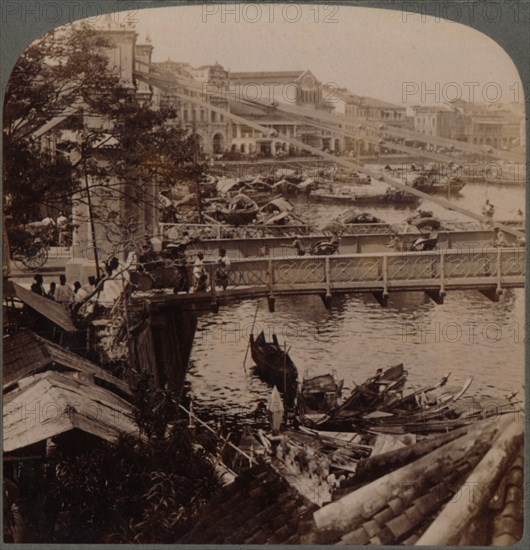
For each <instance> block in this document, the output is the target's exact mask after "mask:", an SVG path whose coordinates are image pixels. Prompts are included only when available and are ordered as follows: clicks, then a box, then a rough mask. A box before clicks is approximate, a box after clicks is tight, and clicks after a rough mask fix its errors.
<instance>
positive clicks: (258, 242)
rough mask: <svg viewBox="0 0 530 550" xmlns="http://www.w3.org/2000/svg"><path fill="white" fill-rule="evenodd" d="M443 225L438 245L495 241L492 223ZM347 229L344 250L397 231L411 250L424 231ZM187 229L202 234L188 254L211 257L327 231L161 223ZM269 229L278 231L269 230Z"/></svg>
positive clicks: (384, 244) (381, 245)
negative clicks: (487, 227) (490, 225)
mask: <svg viewBox="0 0 530 550" xmlns="http://www.w3.org/2000/svg"><path fill="white" fill-rule="evenodd" d="M442 227H443V228H442V229H440V230H438V231H437V233H438V248H441V249H457V250H460V251H468V250H469V251H473V250H474V251H477V250H479V249H482V248H484V247H485V246H488V245H491V244H492V243H493V242H494V241H495V233H494V231H493V230H492V229H483V228H480V227H479V226H477V225H476V224H473V223H472V222H471V223H470V222H443V226H442ZM344 228H345V229H346V232H345V233H344V234H342V235H341V238H340V247H339V251H340V253H342V254H361V253H368V252H385V251H386V252H388V251H389V250H388V247H389V242H390V237H391V236H393V235H397V237H398V238H399V239H400V242H401V248H402V249H403V250H409V248H410V245H411V244H412V242H413V241H414V240H415V239H417V237H418V235H421V233H420V232H419V230H417V229H416V228H415V227H412V226H409V227H408V231H406V232H404V231H403V223H400V224H393V225H391V224H387V223H374V224H349V225H345V226H344ZM184 231H187V232H189V233H191V234H193V235H199V236H202V238H201V239H200V240H199V241H198V242H196V243H194V244H192V245H188V248H187V252H188V257H190V258H191V257H192V256H194V255H195V254H196V253H197V252H203V253H204V255H205V257H206V258H207V259H209V258H211V259H214V258H215V257H216V255H217V253H218V250H219V249H220V248H224V249H225V250H226V252H227V255H228V257H229V258H230V259H231V260H232V259H241V258H250V257H269V256H273V257H282V256H290V255H292V254H293V249H292V247H290V245H291V244H292V242H293V240H294V238H295V237H299V238H300V240H301V242H302V243H303V245H304V246H306V247H308V246H312V245H314V244H316V243H317V242H320V241H322V240H325V239H326V236H325V235H324V234H320V235H318V234H315V230H314V228H310V227H309V226H303V225H299V226H271V227H269V226H264V227H259V226H244V227H238V228H234V227H230V226H222V225H215V226H214V225H205V224H170V223H164V224H160V227H159V236H160V237H161V238H162V239H163V240H164V241H165V242H171V241H176V242H180V240H181V239H182V236H183V233H184ZM268 232H271V233H273V236H270V235H267V233H268ZM504 239H505V244H506V245H512V246H517V245H518V242H519V241H518V240H517V238H515V237H514V236H513V235H510V234H506V235H505V236H504Z"/></svg>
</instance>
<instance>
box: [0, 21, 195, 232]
mask: <svg viewBox="0 0 530 550" xmlns="http://www.w3.org/2000/svg"><path fill="white" fill-rule="evenodd" d="M108 47H109V43H108V41H106V40H105V39H104V38H102V37H101V34H99V33H98V32H97V31H95V30H94V29H92V28H90V27H89V26H87V25H86V24H83V25H75V26H69V27H63V28H60V29H58V30H54V31H51V32H49V33H47V34H45V35H43V36H42V37H41V38H39V39H38V40H36V41H35V42H34V43H32V44H31V45H30V46H29V47H28V48H27V49H26V51H25V52H24V53H23V54H22V55H21V57H20V58H19V60H18V62H17V64H16V65H15V67H14V69H13V72H12V74H11V77H10V80H9V83H8V86H7V90H6V97H5V104H4V160H5V162H4V174H3V178H4V193H5V195H6V196H7V197H9V203H8V204H6V205H5V208H6V210H7V212H6V213H7V215H8V216H10V217H11V218H12V219H14V220H16V221H17V223H20V222H22V223H25V222H28V221H32V220H35V219H36V217H37V216H38V214H39V209H40V207H42V206H50V205H55V204H61V203H62V204H65V203H66V204H71V201H72V199H73V200H75V201H78V202H80V203H83V202H86V201H87V200H88V197H87V195H86V194H83V193H80V190H81V189H82V188H83V182H84V179H85V178H86V177H88V178H89V179H90V181H91V189H92V190H93V191H94V193H95V194H96V195H97V194H98V193H99V195H100V197H101V201H100V203H105V202H106V203H107V205H108V203H109V197H112V198H114V199H116V198H118V199H125V200H127V201H130V203H131V204H132V205H136V206H141V205H143V204H145V203H146V202H149V204H150V205H151V206H153V207H155V208H156V207H157V197H156V193H155V192H154V189H156V187H155V186H153V182H154V181H156V182H157V183H167V182H174V181H175V179H176V178H178V177H180V176H181V175H182V174H183V173H184V174H185V171H186V165H187V164H188V163H189V162H190V161H191V160H192V153H193V147H192V145H193V144H192V140H191V138H187V137H186V136H185V133H186V132H185V130H183V129H182V128H180V127H179V125H178V120H177V111H176V109H175V107H176V106H175V105H173V106H171V105H170V106H168V107H162V108H160V109H158V110H154V109H152V108H150V107H148V106H143V105H141V104H140V103H139V102H138V101H137V99H136V96H135V90H134V89H131V88H130V87H128V86H126V85H125V84H124V83H123V82H121V81H120V78H119V76H118V75H117V74H116V72H115V71H114V70H113V68H112V67H110V66H109V61H108V57H107V55H106V48H108ZM55 140H57V145H56V146H54V145H53V142H54V141H55ZM47 141H48V142H52V146H51V147H47ZM100 217H103V216H100Z"/></svg>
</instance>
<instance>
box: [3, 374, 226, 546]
mask: <svg viewBox="0 0 530 550" xmlns="http://www.w3.org/2000/svg"><path fill="white" fill-rule="evenodd" d="M135 396H136V399H135V404H136V405H137V408H136V414H135V419H136V421H137V423H138V426H139V428H140V432H139V434H138V435H128V436H122V437H121V438H120V439H118V441H116V442H115V443H107V442H102V443H101V444H100V445H91V446H90V448H87V449H86V450H84V451H81V452H79V451H77V452H73V451H72V450H71V449H69V448H65V447H64V446H63V445H61V443H58V444H57V448H56V450H55V453H54V454H53V455H52V456H51V457H48V458H47V462H46V463H35V464H34V466H33V467H31V469H30V470H29V471H28V472H27V473H26V475H23V476H19V487H14V489H15V490H16V491H18V493H15V494H14V496H13V497H11V498H10V499H8V500H7V501H6V502H7V503H8V504H9V508H8V509H7V510H5V516H4V526H5V527H6V529H8V528H9V527H10V528H11V531H13V530H14V528H15V527H14V526H15V525H16V526H18V528H19V529H21V528H24V530H25V535H24V536H23V538H22V540H19V542H36V543H39V542H40V543H42V542H46V543H88V544H89V543H98V542H108V543H111V542H113V543H144V544H148V543H158V544H163V543H174V542H175V541H176V540H178V539H179V538H180V537H181V536H182V535H183V534H184V532H185V531H186V530H187V529H188V528H189V522H190V520H192V519H193V517H194V516H195V515H196V514H197V513H198V511H199V510H200V508H201V507H202V505H204V504H205V503H206V502H207V501H208V500H209V499H210V498H211V497H212V496H213V495H214V494H215V492H216V491H217V490H218V489H219V487H220V483H219V481H218V478H217V476H216V472H215V465H214V461H213V460H212V456H211V455H210V454H208V452H207V451H206V450H205V448H204V446H201V445H199V444H198V443H197V440H196V438H195V437H194V436H193V434H192V433H191V432H190V431H189V429H188V427H187V425H186V421H185V420H183V419H180V418H179V416H178V414H177V412H178V400H177V398H176V395H175V394H174V393H173V392H171V391H170V390H168V389H164V390H155V389H153V388H152V387H151V385H150V383H149V380H148V378H147V377H145V376H143V377H142V378H141V379H140V382H139V384H138V386H137V387H136V389H135ZM13 504H17V505H18V509H17V508H16V507H14V506H13ZM18 510H20V512H21V513H22V517H21V518H19V519H18V520H17V519H16V517H15V516H16V514H17V513H18V515H19V516H20V512H18Z"/></svg>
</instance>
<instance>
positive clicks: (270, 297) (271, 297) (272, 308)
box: [267, 296, 276, 313]
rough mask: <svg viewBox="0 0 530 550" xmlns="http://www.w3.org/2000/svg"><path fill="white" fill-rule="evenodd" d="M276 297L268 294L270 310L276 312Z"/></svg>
mask: <svg viewBox="0 0 530 550" xmlns="http://www.w3.org/2000/svg"><path fill="white" fill-rule="evenodd" d="M275 301H276V298H274V296H267V304H268V305H269V312H270V313H274V303H275Z"/></svg>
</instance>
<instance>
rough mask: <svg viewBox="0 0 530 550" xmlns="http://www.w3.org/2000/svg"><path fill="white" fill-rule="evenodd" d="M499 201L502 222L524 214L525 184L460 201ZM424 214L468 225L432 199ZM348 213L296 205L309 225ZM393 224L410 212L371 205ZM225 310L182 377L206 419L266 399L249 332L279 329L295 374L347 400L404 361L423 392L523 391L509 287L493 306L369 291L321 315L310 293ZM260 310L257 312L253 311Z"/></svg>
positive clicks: (494, 396) (477, 205)
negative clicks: (317, 379)
mask: <svg viewBox="0 0 530 550" xmlns="http://www.w3.org/2000/svg"><path fill="white" fill-rule="evenodd" d="M486 198H489V199H490V201H491V202H492V203H493V204H494V205H495V208H496V213H495V216H496V218H498V219H510V218H512V217H513V216H514V213H515V210H516V209H518V208H521V209H524V203H525V192H524V188H522V187H503V186H494V185H488V186H487V188H486V186H485V185H480V184H477V183H474V184H468V185H466V187H465V188H464V189H463V190H462V193H461V195H460V196H458V197H457V198H454V199H453V200H454V201H455V203H456V204H459V205H460V206H463V207H465V208H468V209H470V210H472V211H474V212H480V209H481V207H482V205H483V204H484V202H485V199H486ZM421 208H423V209H428V210H433V211H434V212H435V213H436V214H437V215H439V216H440V217H441V218H443V219H455V220H456V219H458V220H462V219H465V217H464V216H462V215H461V214H457V213H455V212H447V211H446V210H444V209H443V208H441V207H439V206H438V205H436V204H434V203H432V202H426V201H425V202H423V203H422V205H421ZM343 210H344V207H341V206H335V205H331V206H330V205H322V204H312V203H310V202H308V201H307V200H305V201H304V200H301V201H300V202H299V203H298V204H297V209H296V211H297V212H298V213H299V214H301V215H302V216H304V217H305V218H307V219H311V220H313V221H318V222H320V221H322V222H324V221H326V220H328V219H330V217H332V216H334V215H336V214H339V213H340V212H341V211H343ZM369 211H370V212H372V213H373V214H375V215H377V216H378V217H380V218H383V219H385V220H387V221H389V222H396V221H399V220H403V219H405V218H406V217H407V216H409V215H410V213H411V212H412V210H411V209H407V208H404V209H394V208H371V209H369ZM256 304H257V302H256V301H254V300H252V301H251V300H247V301H242V302H239V303H234V304H232V305H230V306H227V307H222V308H221V309H220V311H219V313H218V314H214V313H207V314H203V315H202V316H201V317H200V319H199V323H198V328H197V333H196V337H195V341H194V346H193V349H192V355H191V360H190V367H189V373H188V377H187V388H188V394H189V396H190V397H191V398H192V399H193V404H194V408H195V410H196V411H199V412H202V413H204V414H206V415H207V416H214V417H216V416H218V415H219V414H221V413H223V414H224V415H225V416H226V417H229V418H230V417H232V419H233V418H242V417H245V416H247V415H249V414H250V413H251V411H252V410H254V409H255V407H256V403H257V401H258V400H267V399H268V397H269V395H270V391H271V388H270V387H269V386H268V385H267V384H265V383H264V382H262V381H261V380H260V379H259V378H258V377H257V376H256V375H255V374H254V373H253V369H252V368H251V367H252V359H251V357H250V351H248V355H247V357H246V361H245V355H246V353H247V347H248V336H249V334H250V332H251V330H252V323H253V319H254V316H255V315H256V322H255V326H254V333H255V334H257V333H258V332H259V331H260V330H264V331H265V334H266V336H267V337H268V339H270V337H271V335H272V333H276V334H277V336H278V338H279V340H280V342H281V343H282V344H283V342H284V341H286V342H287V346H288V348H289V354H290V356H291V358H292V359H293V361H294V362H295V364H296V365H297V367H298V371H299V378H302V376H304V374H309V375H310V376H314V375H317V374H323V373H328V372H335V373H336V375H337V377H338V378H340V379H344V388H345V392H344V395H347V394H348V393H349V390H351V389H352V388H353V387H354V384H355V383H361V382H362V381H364V380H365V379H366V378H367V377H368V376H371V375H373V374H374V373H375V371H376V370H377V369H378V368H380V367H381V368H385V367H388V366H390V365H394V364H397V363H404V365H405V368H406V369H407V370H408V372H409V378H408V381H409V387H416V388H419V387H422V386H424V385H427V384H431V383H433V382H435V381H438V380H439V379H440V378H441V377H442V376H443V375H445V374H447V373H448V372H450V373H451V376H450V381H449V383H448V386H447V387H448V388H449V389H451V388H456V387H460V386H461V385H462V384H463V383H464V382H465V380H466V379H467V378H468V377H469V376H472V377H473V383H472V385H471V387H470V389H469V391H468V394H467V395H468V396H469V397H472V398H475V399H478V400H480V401H481V402H484V401H486V402H488V401H489V402H491V406H494V405H495V404H496V403H498V402H499V401H502V400H503V398H504V396H506V395H507V394H510V393H512V392H514V391H518V392H519V396H520V397H521V398H522V396H523V395H524V390H523V387H522V385H523V383H524V317H525V304H524V290H523V289H518V290H508V291H505V293H504V295H503V296H501V299H500V301H499V302H498V303H493V302H491V301H489V300H488V299H487V298H486V297H484V296H483V295H482V294H480V293H479V292H477V291H467V292H450V293H448V295H447V296H446V299H445V303H444V304H443V305H436V304H435V303H434V302H432V301H430V300H429V299H428V298H426V297H425V295H424V294H423V293H418V292H416V293H395V294H391V295H390V299H389V304H388V306H387V307H386V308H382V307H381V306H380V305H379V304H378V303H377V302H376V301H375V299H374V298H372V297H371V296H369V295H363V294H351V295H344V296H339V297H335V298H334V305H333V308H332V309H331V310H326V309H325V308H324V305H323V304H322V302H321V300H320V298H318V297H315V296H300V297H293V298H291V297H289V298H282V299H277V300H276V311H275V313H269V311H268V309H267V303H266V300H261V302H260V304H259V306H257V305H256ZM256 311H257V312H256Z"/></svg>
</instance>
